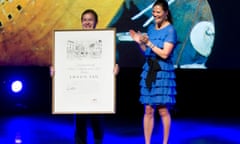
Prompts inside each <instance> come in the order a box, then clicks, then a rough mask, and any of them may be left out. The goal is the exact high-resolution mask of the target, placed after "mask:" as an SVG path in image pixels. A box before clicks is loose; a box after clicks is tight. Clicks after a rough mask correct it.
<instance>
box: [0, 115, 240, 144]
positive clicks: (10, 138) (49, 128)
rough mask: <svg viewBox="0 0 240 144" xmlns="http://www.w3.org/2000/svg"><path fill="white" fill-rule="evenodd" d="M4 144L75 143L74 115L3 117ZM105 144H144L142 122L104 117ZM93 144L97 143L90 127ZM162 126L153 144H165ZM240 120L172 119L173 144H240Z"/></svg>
mask: <svg viewBox="0 0 240 144" xmlns="http://www.w3.org/2000/svg"><path fill="white" fill-rule="evenodd" d="M0 123H1V124H0V127H1V131H0V143H1V144H14V143H15V144H16V143H19V144H20V143H21V144H74V116H73V115H51V114H18V115H5V116H1V120H0ZM104 131H105V133H104V141H103V142H104V144H144V138H143V129H142V119H141V118H140V117H138V118H136V117H135V118H133V117H132V118H128V117H118V116H116V115H106V116H104ZM88 134H89V136H88V140H89V144H93V140H92V137H93V135H92V132H91V128H90V127H89V133H88ZM161 134H162V132H161V123H160V119H159V118H156V125H155V129H154V131H153V137H152V144H161ZM239 136H240V119H239V118H219V117H215V118H209V117H201V118H193V117H192V118H191V117H184V118H183V117H182V118H179V117H178V118H174V117H173V119H172V127H171V135H170V142H169V144H239V143H240V138H239Z"/></svg>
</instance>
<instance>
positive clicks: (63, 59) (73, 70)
mask: <svg viewBox="0 0 240 144" xmlns="http://www.w3.org/2000/svg"><path fill="white" fill-rule="evenodd" d="M115 35H116V30H115V28H108V29H94V30H54V31H53V37H54V38H53V45H54V46H53V69H54V74H53V76H52V89H53V91H52V113H53V114H105V113H115V109H116V102H115V101H116V82H115V81H116V79H115V74H114V71H113V70H114V66H115V64H116V37H115Z"/></svg>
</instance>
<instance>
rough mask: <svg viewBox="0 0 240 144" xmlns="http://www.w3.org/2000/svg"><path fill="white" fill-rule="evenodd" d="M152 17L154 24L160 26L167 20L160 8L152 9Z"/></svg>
mask: <svg viewBox="0 0 240 144" xmlns="http://www.w3.org/2000/svg"><path fill="white" fill-rule="evenodd" d="M152 16H153V17H154V20H155V23H156V24H161V23H162V22H163V21H165V20H167V12H166V11H164V10H163V8H162V6H160V5H155V6H154V7H153V9H152Z"/></svg>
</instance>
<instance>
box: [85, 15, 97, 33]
mask: <svg viewBox="0 0 240 144" xmlns="http://www.w3.org/2000/svg"><path fill="white" fill-rule="evenodd" d="M96 24H97V23H96V19H95V17H94V15H93V14H92V13H86V14H84V15H83V17H82V29H95V27H96Z"/></svg>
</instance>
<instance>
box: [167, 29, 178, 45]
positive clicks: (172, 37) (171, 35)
mask: <svg viewBox="0 0 240 144" xmlns="http://www.w3.org/2000/svg"><path fill="white" fill-rule="evenodd" d="M165 41H166V42H170V43H173V44H176V43H177V33H176V30H175V29H174V28H173V27H171V28H169V29H168V34H167V37H166V39H165Z"/></svg>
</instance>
